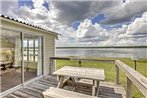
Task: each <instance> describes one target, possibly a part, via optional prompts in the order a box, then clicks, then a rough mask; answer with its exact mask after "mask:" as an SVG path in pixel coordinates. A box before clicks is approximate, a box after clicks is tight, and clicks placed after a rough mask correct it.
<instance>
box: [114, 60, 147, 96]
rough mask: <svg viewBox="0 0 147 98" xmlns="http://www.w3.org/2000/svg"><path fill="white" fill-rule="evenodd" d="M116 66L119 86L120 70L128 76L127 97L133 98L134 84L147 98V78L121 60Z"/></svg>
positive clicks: (117, 61) (116, 62)
mask: <svg viewBox="0 0 147 98" xmlns="http://www.w3.org/2000/svg"><path fill="white" fill-rule="evenodd" d="M115 65H116V83H117V84H118V83H119V69H120V70H121V71H123V72H124V73H125V75H126V76H127V86H126V97H127V98H132V96H131V87H132V84H134V85H135V86H136V87H137V88H138V89H139V90H140V92H142V94H143V95H144V96H145V98H147V78H146V77H145V76H143V75H142V74H140V73H139V72H137V71H135V70H134V69H133V68H131V67H129V66H128V65H126V64H125V63H123V62H121V61H120V60H116V61H115Z"/></svg>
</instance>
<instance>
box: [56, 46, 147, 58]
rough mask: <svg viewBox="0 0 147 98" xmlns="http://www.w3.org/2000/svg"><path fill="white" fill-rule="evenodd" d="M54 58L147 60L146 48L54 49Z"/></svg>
mask: <svg viewBox="0 0 147 98" xmlns="http://www.w3.org/2000/svg"><path fill="white" fill-rule="evenodd" d="M56 56H81V57H85V56H86V57H117V58H132V57H133V58H145V59H146V58H147V48H78V49H75V48H74V49H72V48H65V49H56Z"/></svg>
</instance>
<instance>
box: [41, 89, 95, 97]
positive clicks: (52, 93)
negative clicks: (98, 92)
mask: <svg viewBox="0 0 147 98" xmlns="http://www.w3.org/2000/svg"><path fill="white" fill-rule="evenodd" d="M43 96H44V98H98V97H95V96H90V95H85V94H81V93H77V92H72V91H68V90H63V89H60V88H54V87H51V88H50V89H47V90H46V91H45V92H43Z"/></svg>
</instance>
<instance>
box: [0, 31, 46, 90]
mask: <svg viewBox="0 0 147 98" xmlns="http://www.w3.org/2000/svg"><path fill="white" fill-rule="evenodd" d="M42 50H43V49H42V37H40V36H35V35H31V34H26V33H23V32H19V31H14V30H8V29H2V28H1V35H0V68H1V69H0V70H1V71H0V79H1V81H0V86H1V87H0V92H4V91H6V90H9V89H11V88H13V87H15V86H17V85H19V84H23V83H25V81H28V80H31V79H33V78H35V77H37V76H40V75H42V72H43V71H42V66H43V65H42V64H43V55H42V54H43V53H42Z"/></svg>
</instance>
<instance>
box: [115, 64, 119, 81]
mask: <svg viewBox="0 0 147 98" xmlns="http://www.w3.org/2000/svg"><path fill="white" fill-rule="evenodd" d="M115 66H116V84H119V67H118V66H117V65H115Z"/></svg>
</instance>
